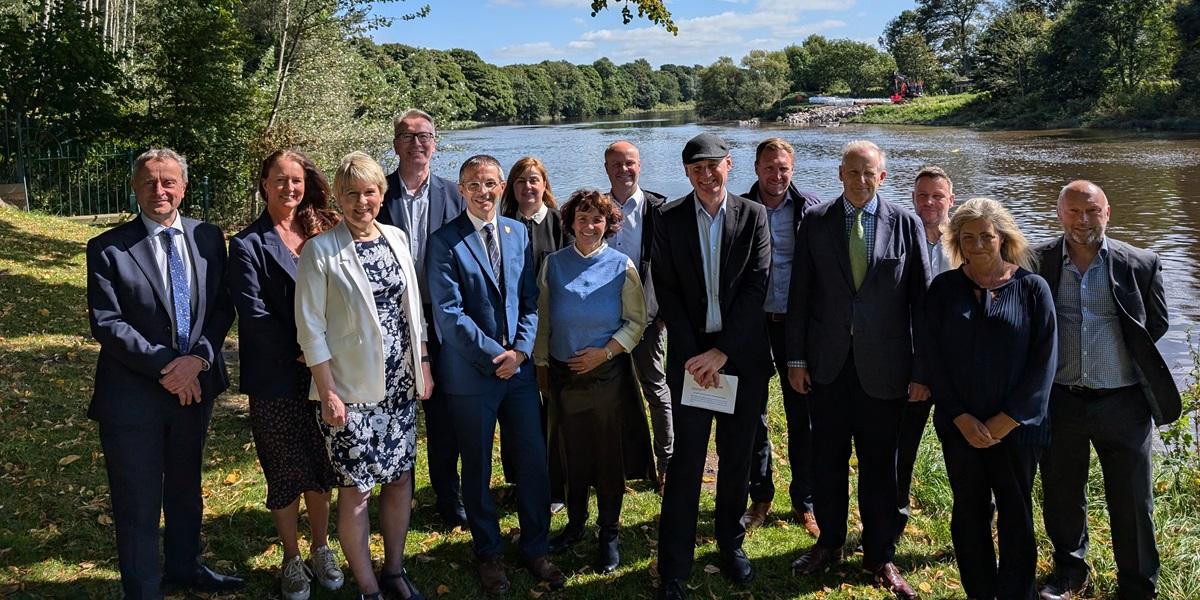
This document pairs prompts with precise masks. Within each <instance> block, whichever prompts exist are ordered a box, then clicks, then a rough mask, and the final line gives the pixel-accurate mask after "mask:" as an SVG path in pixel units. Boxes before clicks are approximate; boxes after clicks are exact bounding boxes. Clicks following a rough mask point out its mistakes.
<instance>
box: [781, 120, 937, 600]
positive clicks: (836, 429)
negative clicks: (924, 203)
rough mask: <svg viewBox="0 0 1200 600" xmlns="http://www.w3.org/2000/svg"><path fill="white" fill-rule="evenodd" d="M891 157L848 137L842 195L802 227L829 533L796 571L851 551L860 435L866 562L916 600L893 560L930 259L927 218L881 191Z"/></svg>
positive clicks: (802, 345)
mask: <svg viewBox="0 0 1200 600" xmlns="http://www.w3.org/2000/svg"><path fill="white" fill-rule="evenodd" d="M885 161H886V157H885V155H884V153H883V151H882V150H880V149H879V147H878V146H876V145H875V144H873V143H871V142H868V141H863V140H859V141H853V142H850V143H849V144H846V146H845V147H844V148H843V149H842V162H841V165H840V166H839V167H838V176H839V178H840V179H841V181H842V195H841V196H839V197H838V198H837V199H835V200H833V201H831V202H825V203H823V204H820V205H818V206H816V207H814V208H812V209H811V210H810V211H809V212H808V213H807V214H806V215H805V217H804V220H803V221H802V222H801V224H800V231H799V233H798V234H797V235H796V254H795V259H794V260H793V261H792V281H791V290H790V293H789V297H788V316H787V350H788V380H789V383H791V385H792V387H793V388H795V389H796V391H797V392H800V393H802V394H803V393H808V392H809V391H810V389H811V391H812V397H811V398H812V402H811V406H810V410H811V415H812V428H813V449H814V456H813V470H814V490H813V501H814V509H815V512H816V515H817V519H818V521H819V522H820V523H821V535H820V537H819V538H818V539H817V543H816V545H815V546H813V547H812V548H811V549H809V550H808V551H807V552H805V553H804V554H803V555H802V556H801V557H800V558H799V559H798V560H796V561H795V562H794V563H792V568H793V570H794V571H795V572H797V573H799V574H802V575H809V574H813V573H817V572H820V571H822V570H824V569H825V568H826V567H827V566H831V565H833V564H835V563H837V562H838V561H840V560H841V558H842V546H843V545H844V544H845V543H846V514H847V510H848V507H849V493H848V491H847V488H848V485H849V472H848V471H849V461H850V450H851V443H852V442H853V445H854V449H855V450H856V452H857V454H858V466H859V469H858V472H859V478H858V506H859V512H860V514H861V515H862V522H863V535H862V545H863V567H864V568H865V569H867V570H869V571H871V572H873V573H874V574H875V577H876V579H877V580H878V582H879V584H880V585H881V586H883V587H885V588H887V589H888V590H890V591H891V592H893V593H894V594H896V596H897V597H899V598H906V599H907V598H916V597H917V596H916V593H915V592H914V591H913V589H912V587H911V586H909V585H908V582H906V581H905V580H904V577H903V576H901V574H900V571H899V570H898V569H897V568H896V565H895V564H894V563H893V562H892V559H893V555H894V554H895V549H896V545H895V537H894V535H895V527H896V447H897V439H898V436H899V431H900V422H901V416H902V414H903V410H904V406H905V401H910V402H920V401H924V400H927V399H928V398H929V388H928V387H927V386H926V384H925V383H924V382H925V378H924V376H923V373H922V371H923V369H922V362H923V357H922V356H921V354H920V353H919V352H920V350H921V349H922V344H921V340H919V339H918V340H914V339H913V332H917V333H918V334H919V333H920V332H921V331H923V323H922V322H921V320H922V315H923V314H924V309H923V303H924V298H925V289H926V288H927V287H929V267H928V259H927V258H926V256H925V234H924V232H923V231H922V228H921V222H920V220H918V219H917V217H916V215H914V214H913V213H912V212H910V211H907V210H904V209H902V208H900V206H899V205H896V204H893V203H891V202H888V201H886V200H884V199H882V198H880V197H879V195H878V194H877V191H878V189H879V186H880V184H882V183H883V181H884V179H885V178H886V177H887V170H886V162H885ZM914 341H915V342H917V343H915V344H914ZM914 347H915V348H916V349H917V351H918V353H917V354H916V355H915V356H914V351H913V350H914Z"/></svg>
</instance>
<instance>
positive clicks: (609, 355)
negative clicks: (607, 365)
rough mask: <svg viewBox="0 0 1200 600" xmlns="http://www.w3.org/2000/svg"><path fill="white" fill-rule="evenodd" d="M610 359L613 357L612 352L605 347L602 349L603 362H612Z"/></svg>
mask: <svg viewBox="0 0 1200 600" xmlns="http://www.w3.org/2000/svg"><path fill="white" fill-rule="evenodd" d="M612 357H613V353H612V350H609V349H608V346H605V347H604V360H612Z"/></svg>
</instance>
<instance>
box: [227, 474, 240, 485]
mask: <svg viewBox="0 0 1200 600" xmlns="http://www.w3.org/2000/svg"><path fill="white" fill-rule="evenodd" d="M241 480H242V472H241V471H230V472H229V474H228V475H226V476H225V485H234V484H235V483H237V482H239V481H241Z"/></svg>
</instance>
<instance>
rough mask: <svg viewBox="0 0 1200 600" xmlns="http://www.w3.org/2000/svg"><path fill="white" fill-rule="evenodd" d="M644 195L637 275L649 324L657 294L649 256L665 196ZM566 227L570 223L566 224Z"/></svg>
mask: <svg viewBox="0 0 1200 600" xmlns="http://www.w3.org/2000/svg"><path fill="white" fill-rule="evenodd" d="M642 193H643V194H644V195H645V196H646V210H645V211H644V212H643V213H642V214H643V215H644V218H643V221H642V258H641V260H639V261H638V264H637V270H638V277H641V278H642V292H643V293H644V294H645V295H646V319H647V321H646V322H647V323H649V324H650V325H653V324H654V321H655V320H656V319H657V318H658V295H657V294H655V293H654V273H653V269H652V267H653V264H652V262H651V258H652V256H653V254H654V228H655V227H656V226H657V224H658V213H659V210H660V209H662V206H663V204H664V203H665V202H666V198H665V197H664V196H663V195H662V194H658V193H655V192H651V191H649V190H642ZM568 227H570V225H569V224H568Z"/></svg>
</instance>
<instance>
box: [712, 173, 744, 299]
mask: <svg viewBox="0 0 1200 600" xmlns="http://www.w3.org/2000/svg"><path fill="white" fill-rule="evenodd" d="M742 208H743V207H742V199H741V198H738V197H737V196H735V195H733V194H731V193H729V192H725V223H724V226H723V227H722V228H721V229H722V231H721V261H720V262H719V263H718V264H719V265H720V267H719V268H720V269H721V271H720V272H719V273H718V278H717V279H718V281H720V282H721V289H723V290H727V289H729V282H728V281H726V275H727V274H729V275H732V273H733V271H734V269H727V268H726V265H727V264H728V263H729V250H730V248H732V247H733V237H734V236H735V235H736V234H737V231H738V226H739V224H740V223H739V222H740V220H741V218H742Z"/></svg>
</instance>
